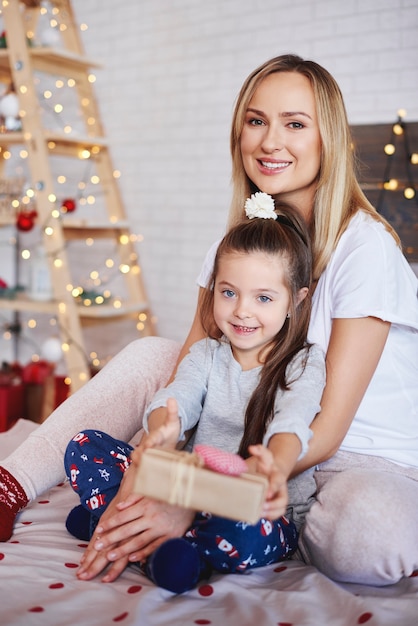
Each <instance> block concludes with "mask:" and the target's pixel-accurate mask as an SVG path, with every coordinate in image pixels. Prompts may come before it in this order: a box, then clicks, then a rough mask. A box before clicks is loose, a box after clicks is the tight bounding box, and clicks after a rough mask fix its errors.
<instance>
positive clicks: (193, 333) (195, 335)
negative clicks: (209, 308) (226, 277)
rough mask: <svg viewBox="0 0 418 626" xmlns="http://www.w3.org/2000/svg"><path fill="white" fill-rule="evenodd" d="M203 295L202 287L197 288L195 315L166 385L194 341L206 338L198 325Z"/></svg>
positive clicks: (199, 324) (171, 379)
mask: <svg viewBox="0 0 418 626" xmlns="http://www.w3.org/2000/svg"><path fill="white" fill-rule="evenodd" d="M204 293H205V290H204V289H203V287H199V295H198V299H197V307H196V313H195V316H194V319H193V322H192V325H191V328H190V331H189V334H188V335H187V337H186V340H185V342H184V344H183V347H182V348H181V350H180V354H179V358H178V359H177V363H176V366H175V368H174V370H173V373H172V374H171V376H170V380H169V381H168V383H167V385H168V384H169V383H171V382H172V381H173V380H174V377H175V375H176V372H177V368H178V366H179V363H180V361H182V360H183V358H184V357H185V355H186V354H187V353H188V351H189V350H190V347H191V346H192V345H193V344H194V343H196V341H200V340H201V339H204V338H205V337H206V333H205V331H204V330H203V328H202V324H201V323H200V303H201V301H202V297H203V294H204Z"/></svg>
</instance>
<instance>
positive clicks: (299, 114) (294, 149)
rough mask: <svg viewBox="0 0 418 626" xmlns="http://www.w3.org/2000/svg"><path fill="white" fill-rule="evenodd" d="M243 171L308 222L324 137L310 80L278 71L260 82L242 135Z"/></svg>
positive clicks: (299, 75) (262, 188) (246, 115)
mask: <svg viewBox="0 0 418 626" xmlns="http://www.w3.org/2000/svg"><path fill="white" fill-rule="evenodd" d="M241 154H242V160H243V164H244V169H245V171H246V173H247V176H248V177H249V178H250V180H251V181H252V182H253V183H254V184H255V185H256V186H257V187H258V189H260V191H264V192H265V193H268V194H270V195H272V196H278V197H280V200H282V201H284V202H286V203H289V204H291V205H293V206H294V207H296V208H297V209H299V210H300V212H301V213H302V215H303V216H304V217H305V219H306V220H307V221H308V222H309V221H310V219H311V213H312V208H313V201H314V195H315V190H316V184H317V177H318V174H319V168H320V164H321V139H320V134H319V127H318V119H317V115H316V106H315V99H314V94H313V90H312V87H311V84H310V82H309V79H308V78H306V76H303V75H302V74H299V73H297V72H276V73H274V74H270V75H269V76H267V77H266V78H265V79H264V80H263V81H262V82H261V83H260V85H259V86H258V88H257V90H256V92H255V93H254V96H253V97H252V99H251V101H250V103H249V106H248V109H247V112H246V114H245V121H244V127H243V130H242V134H241Z"/></svg>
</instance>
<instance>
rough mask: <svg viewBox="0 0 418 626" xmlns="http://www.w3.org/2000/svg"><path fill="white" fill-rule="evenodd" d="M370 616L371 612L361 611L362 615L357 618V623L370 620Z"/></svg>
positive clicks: (371, 615)
mask: <svg viewBox="0 0 418 626" xmlns="http://www.w3.org/2000/svg"><path fill="white" fill-rule="evenodd" d="M372 617H373V613H363V615H360V617H359V618H358V620H357V624H365V623H366V622H368V621H369V620H371V619H372Z"/></svg>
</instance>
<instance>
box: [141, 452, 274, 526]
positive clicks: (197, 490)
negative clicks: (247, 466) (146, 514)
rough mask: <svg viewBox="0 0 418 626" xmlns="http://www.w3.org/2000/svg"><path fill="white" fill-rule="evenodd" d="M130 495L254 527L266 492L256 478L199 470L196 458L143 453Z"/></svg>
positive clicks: (264, 484)
mask: <svg viewBox="0 0 418 626" xmlns="http://www.w3.org/2000/svg"><path fill="white" fill-rule="evenodd" d="M134 491H135V492H136V493H140V494H142V495H144V496H148V497H151V498H154V499H155V500H162V501H163V502H168V503H170V504H176V505H178V506H182V507H185V508H187V509H193V510H195V511H205V512H207V513H212V514H213V515H219V516H220V517H226V518H229V519H233V520H237V521H243V522H248V523H250V524H255V523H257V522H258V520H259V519H260V517H261V510H262V506H263V503H264V500H265V495H266V491H267V479H266V477H265V476H262V475H259V474H249V473H245V474H241V475H240V476H229V475H227V474H220V473H218V472H215V471H212V470H210V469H206V468H204V467H202V461H201V460H200V458H199V457H198V456H197V454H194V453H189V452H181V451H177V450H173V451H168V450H163V449H161V448H150V449H148V450H146V451H145V452H144V453H143V455H142V458H141V464H140V467H139V469H138V471H137V475H136V477H135V486H134Z"/></svg>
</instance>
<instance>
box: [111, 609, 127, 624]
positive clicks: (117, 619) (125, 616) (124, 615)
mask: <svg viewBox="0 0 418 626" xmlns="http://www.w3.org/2000/svg"><path fill="white" fill-rule="evenodd" d="M128 615H129V613H128V612H127V611H126V612H125V613H121V614H120V615H117V616H116V617H114V618H113V621H114V622H123V620H124V619H126V618H127V617H128Z"/></svg>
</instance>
